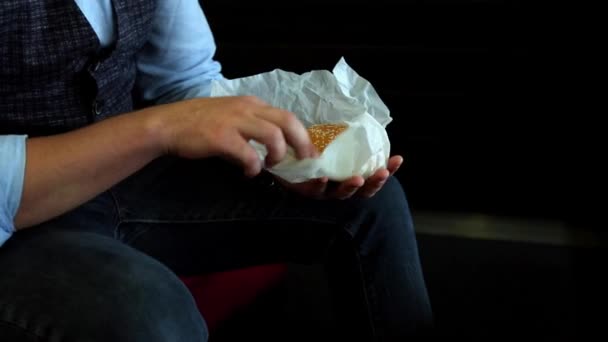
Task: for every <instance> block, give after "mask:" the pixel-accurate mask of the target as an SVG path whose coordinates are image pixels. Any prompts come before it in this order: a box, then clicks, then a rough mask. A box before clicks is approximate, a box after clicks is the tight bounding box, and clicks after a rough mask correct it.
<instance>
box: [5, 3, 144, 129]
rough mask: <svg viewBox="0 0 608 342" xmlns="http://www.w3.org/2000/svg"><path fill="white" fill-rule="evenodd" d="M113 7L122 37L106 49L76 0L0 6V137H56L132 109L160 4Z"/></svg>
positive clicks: (118, 30)
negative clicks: (138, 61)
mask: <svg viewBox="0 0 608 342" xmlns="http://www.w3.org/2000/svg"><path fill="white" fill-rule="evenodd" d="M91 1H93V0H91ZM112 2H113V5H114V11H115V19H116V22H115V24H116V25H117V40H116V42H115V44H114V45H113V46H111V47H109V48H107V49H101V48H100V42H99V39H98V38H97V35H96V34H95V32H94V31H93V28H92V27H91V25H90V24H89V22H88V21H87V19H86V18H85V16H84V15H83V14H82V12H81V11H80V8H79V7H78V5H77V4H76V3H75V2H74V0H1V1H0V134H29V135H30V136H40V135H50V134H56V133H61V132H65V131H69V130H72V129H75V128H78V127H82V126H85V125H87V124H90V123H93V122H96V121H99V120H102V119H104V118H107V117H110V116H113V115H117V114H120V113H124V112H127V111H130V110H132V109H133V94H132V90H133V86H134V82H135V74H136V65H135V54H136V52H137V51H138V50H139V49H141V48H142V47H143V45H144V44H145V42H146V39H147V37H148V34H149V32H150V29H151V24H152V20H153V16H154V11H155V0H112Z"/></svg>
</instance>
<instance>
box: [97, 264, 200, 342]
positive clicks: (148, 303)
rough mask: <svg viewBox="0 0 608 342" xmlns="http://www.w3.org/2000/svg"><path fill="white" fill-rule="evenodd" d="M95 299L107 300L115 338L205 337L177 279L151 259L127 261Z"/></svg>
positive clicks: (147, 339) (113, 272)
mask: <svg viewBox="0 0 608 342" xmlns="http://www.w3.org/2000/svg"><path fill="white" fill-rule="evenodd" d="M105 281H106V286H105V288H104V289H103V290H101V291H100V292H101V293H100V296H99V298H97V300H100V301H105V302H107V303H108V304H107V305H108V306H107V307H106V309H105V311H106V313H107V314H109V315H111V316H110V317H112V318H111V321H112V323H111V324H108V325H107V327H108V329H112V330H113V331H111V332H110V335H113V338H114V339H113V340H114V341H117V339H120V341H123V340H124V341H150V342H152V341H159V342H160V341H206V340H207V339H208V331H207V327H206V325H205V323H204V320H203V319H202V317H201V314H200V312H199V311H198V309H197V307H196V304H195V301H194V299H193V297H192V295H191V293H190V292H189V290H188V289H187V288H186V286H185V285H184V284H183V283H182V282H181V280H180V279H179V278H178V277H177V276H176V275H175V274H174V273H173V272H171V271H170V270H168V269H167V268H165V267H164V266H162V265H160V264H158V263H156V262H155V261H151V260H148V261H145V262H141V261H140V262H133V261H127V263H126V264H125V265H123V267H121V268H117V269H116V270H115V271H112V272H111V274H110V275H109V276H108V277H107V278H106V279H105Z"/></svg>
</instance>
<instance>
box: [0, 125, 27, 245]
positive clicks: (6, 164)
mask: <svg viewBox="0 0 608 342" xmlns="http://www.w3.org/2000/svg"><path fill="white" fill-rule="evenodd" d="M26 138H27V136H25V135H0V247H1V246H2V245H3V244H4V243H5V242H6V240H8V239H9V238H10V237H11V236H12V235H13V232H14V231H15V226H14V223H13V221H14V219H15V215H16V214H17V210H18V209H19V203H20V202H21V195H22V192H23V181H24V178H25V158H26V146H25V142H26Z"/></svg>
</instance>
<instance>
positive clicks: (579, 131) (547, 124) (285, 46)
mask: <svg viewBox="0 0 608 342" xmlns="http://www.w3.org/2000/svg"><path fill="white" fill-rule="evenodd" d="M201 2H202V4H203V9H204V10H205V13H206V15H207V18H208V20H209V24H210V26H211V28H212V30H213V32H214V34H215V37H216V41H217V45H218V51H217V56H216V57H217V59H218V60H219V61H220V62H221V63H222V65H223V72H224V75H225V76H227V77H229V78H237V77H243V76H248V75H252V74H257V73H261V72H266V71H271V70H273V69H275V68H280V69H283V70H288V71H293V72H297V73H303V72H307V71H310V70H313V69H327V70H331V69H332V68H333V66H334V65H335V63H336V62H337V61H338V60H339V59H340V57H344V58H345V59H346V61H347V62H348V63H349V64H350V65H351V66H352V67H353V68H354V69H355V70H356V71H357V72H358V73H359V74H360V75H361V76H363V77H364V78H366V79H368V80H369V81H370V82H371V83H372V84H373V85H374V87H375V88H376V90H377V91H378V93H379V95H380V96H381V97H382V99H383V100H384V102H385V103H386V104H387V106H388V107H389V109H391V115H392V116H393V118H394V121H393V122H392V123H391V124H390V125H389V126H388V132H389V136H390V138H391V142H392V149H393V152H394V153H398V154H402V155H403V156H404V157H405V163H404V166H403V167H402V169H401V170H400V171H399V173H398V174H397V177H398V178H399V180H400V181H401V183H402V184H403V186H404V188H405V189H406V192H407V195H408V198H409V201H410V204H411V206H412V209H413V212H414V213H419V212H423V213H431V214H432V213H436V214H437V215H438V216H441V215H443V214H445V213H458V214H462V215H468V214H471V215H477V214H481V215H486V216H488V217H496V218H499V219H510V218H514V219H520V220H524V221H526V220H528V221H529V222H544V221H547V222H552V223H555V222H557V223H559V224H560V225H562V227H565V229H566V231H567V232H569V233H572V234H573V236H574V235H576V234H577V233H580V232H589V231H591V232H593V233H594V234H595V235H593V236H592V240H594V241H593V242H594V243H596V244H595V247H589V246H580V245H570V244H568V243H566V244H562V245H558V246H556V245H552V244H547V243H542V242H538V241H535V242H532V241H526V239H525V237H524V239H523V240H522V239H519V240H517V241H504V239H495V240H492V239H483V240H480V239H471V238H468V237H463V236H458V235H452V236H437V235H433V234H424V233H421V234H420V248H421V254H422V260H423V264H424V267H425V272H426V274H427V278H428V285H429V291H430V293H431V297H432V300H433V302H434V306H435V311H436V315H437V318H438V321H439V323H440V327H441V331H442V332H444V333H445V334H446V335H449V336H457V335H463V336H473V337H478V336H484V337H493V338H496V337H497V336H504V335H511V336H525V335H526V334H528V335H534V336H544V337H549V336H551V337H553V338H559V337H561V338H565V339H568V338H570V337H571V336H577V338H578V339H580V337H581V335H582V334H585V333H588V332H590V331H592V330H593V331H595V330H597V331H598V332H600V333H601V331H600V329H599V326H597V325H596V324H595V323H597V322H598V321H599V318H598V317H601V316H596V315H595V314H594V313H592V312H591V311H590V310H591V309H592V308H593V309H595V308H602V306H601V305H600V302H601V300H603V298H604V295H603V294H604V292H605V290H604V287H603V286H604V285H601V284H604V283H601V282H599V280H598V279H599V278H598V277H599V276H598V274H601V273H602V272H603V270H605V269H606V264H605V263H604V260H605V251H604V249H603V245H602V244H603V243H604V242H603V241H597V240H599V239H600V237H602V236H605V232H604V227H603V225H601V224H600V223H599V222H601V221H598V219H599V218H600V216H601V212H602V211H603V204H601V203H602V202H601V200H595V202H592V201H589V200H588V194H589V193H593V192H597V193H598V194H600V195H602V193H601V192H600V191H599V190H597V189H596V188H597V187H598V184H597V183H596V182H595V181H593V180H592V178H591V174H592V173H594V172H595V171H593V170H591V169H587V167H588V166H587V163H583V162H582V161H584V160H585V159H586V158H589V157H592V156H593V155H592V153H590V152H588V151H589V147H590V146H592V144H591V142H592V141H593V139H595V137H596V135H595V134H596V133H591V132H596V130H595V129H593V125H592V124H589V123H588V122H587V121H585V120H583V119H581V117H580V114H581V111H580V110H579V111H573V110H572V107H570V105H571V104H570V102H571V101H572V98H573V95H572V94H573V93H574V90H575V88H576V87H578V85H579V84H578V83H571V82H568V81H566V78H567V77H568V76H569V74H570V70H569V69H570V68H569V67H570V66H572V65H575V64H574V63H575V62H574V61H573V60H572V59H571V56H572V55H576V54H577V53H578V54H582V53H583V50H581V49H580V45H577V46H575V45H571V40H569V39H568V35H567V29H564V25H568V24H570V20H571V17H570V16H568V14H567V13H566V14H565V15H564V14H563V13H562V15H561V16H555V13H554V12H553V8H554V7H556V6H557V5H554V4H553V3H552V2H540V1H516V0H511V1H510V0H421V1H412V0H373V1H372V0H307V1H287V0H283V1H280V0H265V1H244V0H203V1H201ZM577 63H578V62H577ZM576 65H577V67H578V66H580V64H576ZM564 90H566V91H564ZM558 115H565V119H564V118H561V119H560V118H558ZM581 122H587V123H586V124H582V125H581ZM593 203H595V204H593ZM503 229H510V228H509V225H504V228H503ZM530 229H531V231H530V235H534V234H535V233H536V232H534V229H535V228H534V225H532V228H530ZM539 229H540V226H539ZM543 229H545V228H543ZM545 233H546V229H545ZM549 233H550V232H549ZM598 245H599V246H600V247H597V246H598ZM318 276H319V275H318V273H315V272H314V271H310V270H307V269H305V270H302V269H300V270H299V271H297V272H294V273H293V274H292V276H291V278H290V282H291V284H306V286H305V289H302V286H300V289H299V290H286V291H287V293H288V297H289V298H291V299H290V303H292V304H293V305H291V306H289V305H288V306H289V307H287V308H285V311H286V312H287V313H289V314H285V312H284V311H279V313H278V314H277V313H276V312H274V315H273V314H268V316H263V315H262V316H260V314H259V312H258V313H256V314H253V315H250V316H245V317H247V318H246V319H243V321H244V322H249V325H248V326H249V329H250V330H246V331H256V329H258V330H261V331H265V332H266V333H268V329H267V328H268V327H269V326H268V324H266V325H264V324H261V326H262V328H260V324H259V323H260V322H259V320H253V322H256V323H255V324H253V323H251V318H252V317H265V318H266V319H268V320H269V321H273V322H281V323H280V324H278V325H277V324H272V325H271V326H272V327H273V328H274V329H277V326H281V327H283V328H284V329H285V331H290V329H292V330H293V331H298V333H299V334H302V327H303V326H306V327H307V329H309V330H310V331H314V332H318V331H317V330H315V329H314V328H311V326H310V325H309V324H308V323H301V322H311V321H313V322H316V323H319V324H318V325H319V326H322V325H323V322H325V318H327V317H330V316H331V314H330V313H328V312H326V311H323V310H320V309H319V308H324V307H323V304H322V303H323V300H322V298H324V292H323V287H322V286H320V284H321V283H322V281H317V282H315V279H316V278H315V277H318ZM315 284H316V285H315ZM279 298H283V297H279ZM278 302H279V303H282V302H281V300H280V299H279V300H278ZM602 303H603V302H602ZM294 308H295V309H294ZM325 309H327V310H329V309H328V308H325ZM256 315H257V316H256ZM290 315H291V316H290ZM600 315H601V314H600ZM286 317H291V320H290V319H289V318H286ZM315 318H316V319H315ZM296 321H299V322H300V323H296ZM241 323H243V322H241ZM264 329H266V330H264ZM300 336H308V335H306V334H304V335H300ZM310 336H316V335H314V333H310ZM566 337H568V338H566ZM293 338H294V336H291V340H293Z"/></svg>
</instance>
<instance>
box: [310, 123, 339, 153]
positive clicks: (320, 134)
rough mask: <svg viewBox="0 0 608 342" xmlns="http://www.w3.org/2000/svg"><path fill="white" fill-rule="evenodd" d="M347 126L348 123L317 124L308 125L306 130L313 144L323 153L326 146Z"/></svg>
mask: <svg viewBox="0 0 608 342" xmlns="http://www.w3.org/2000/svg"><path fill="white" fill-rule="evenodd" d="M347 128H348V125H345V124H317V125H312V126H310V127H308V128H307V129H306V130H307V131H308V135H309V136H310V140H311V141H312V143H313V145H315V147H316V148H317V150H318V151H319V153H323V151H324V150H325V148H326V147H327V146H328V145H329V144H330V143H331V142H332V141H334V139H336V137H337V136H338V135H340V133H342V132H344V131H345V130H346V129H347Z"/></svg>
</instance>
